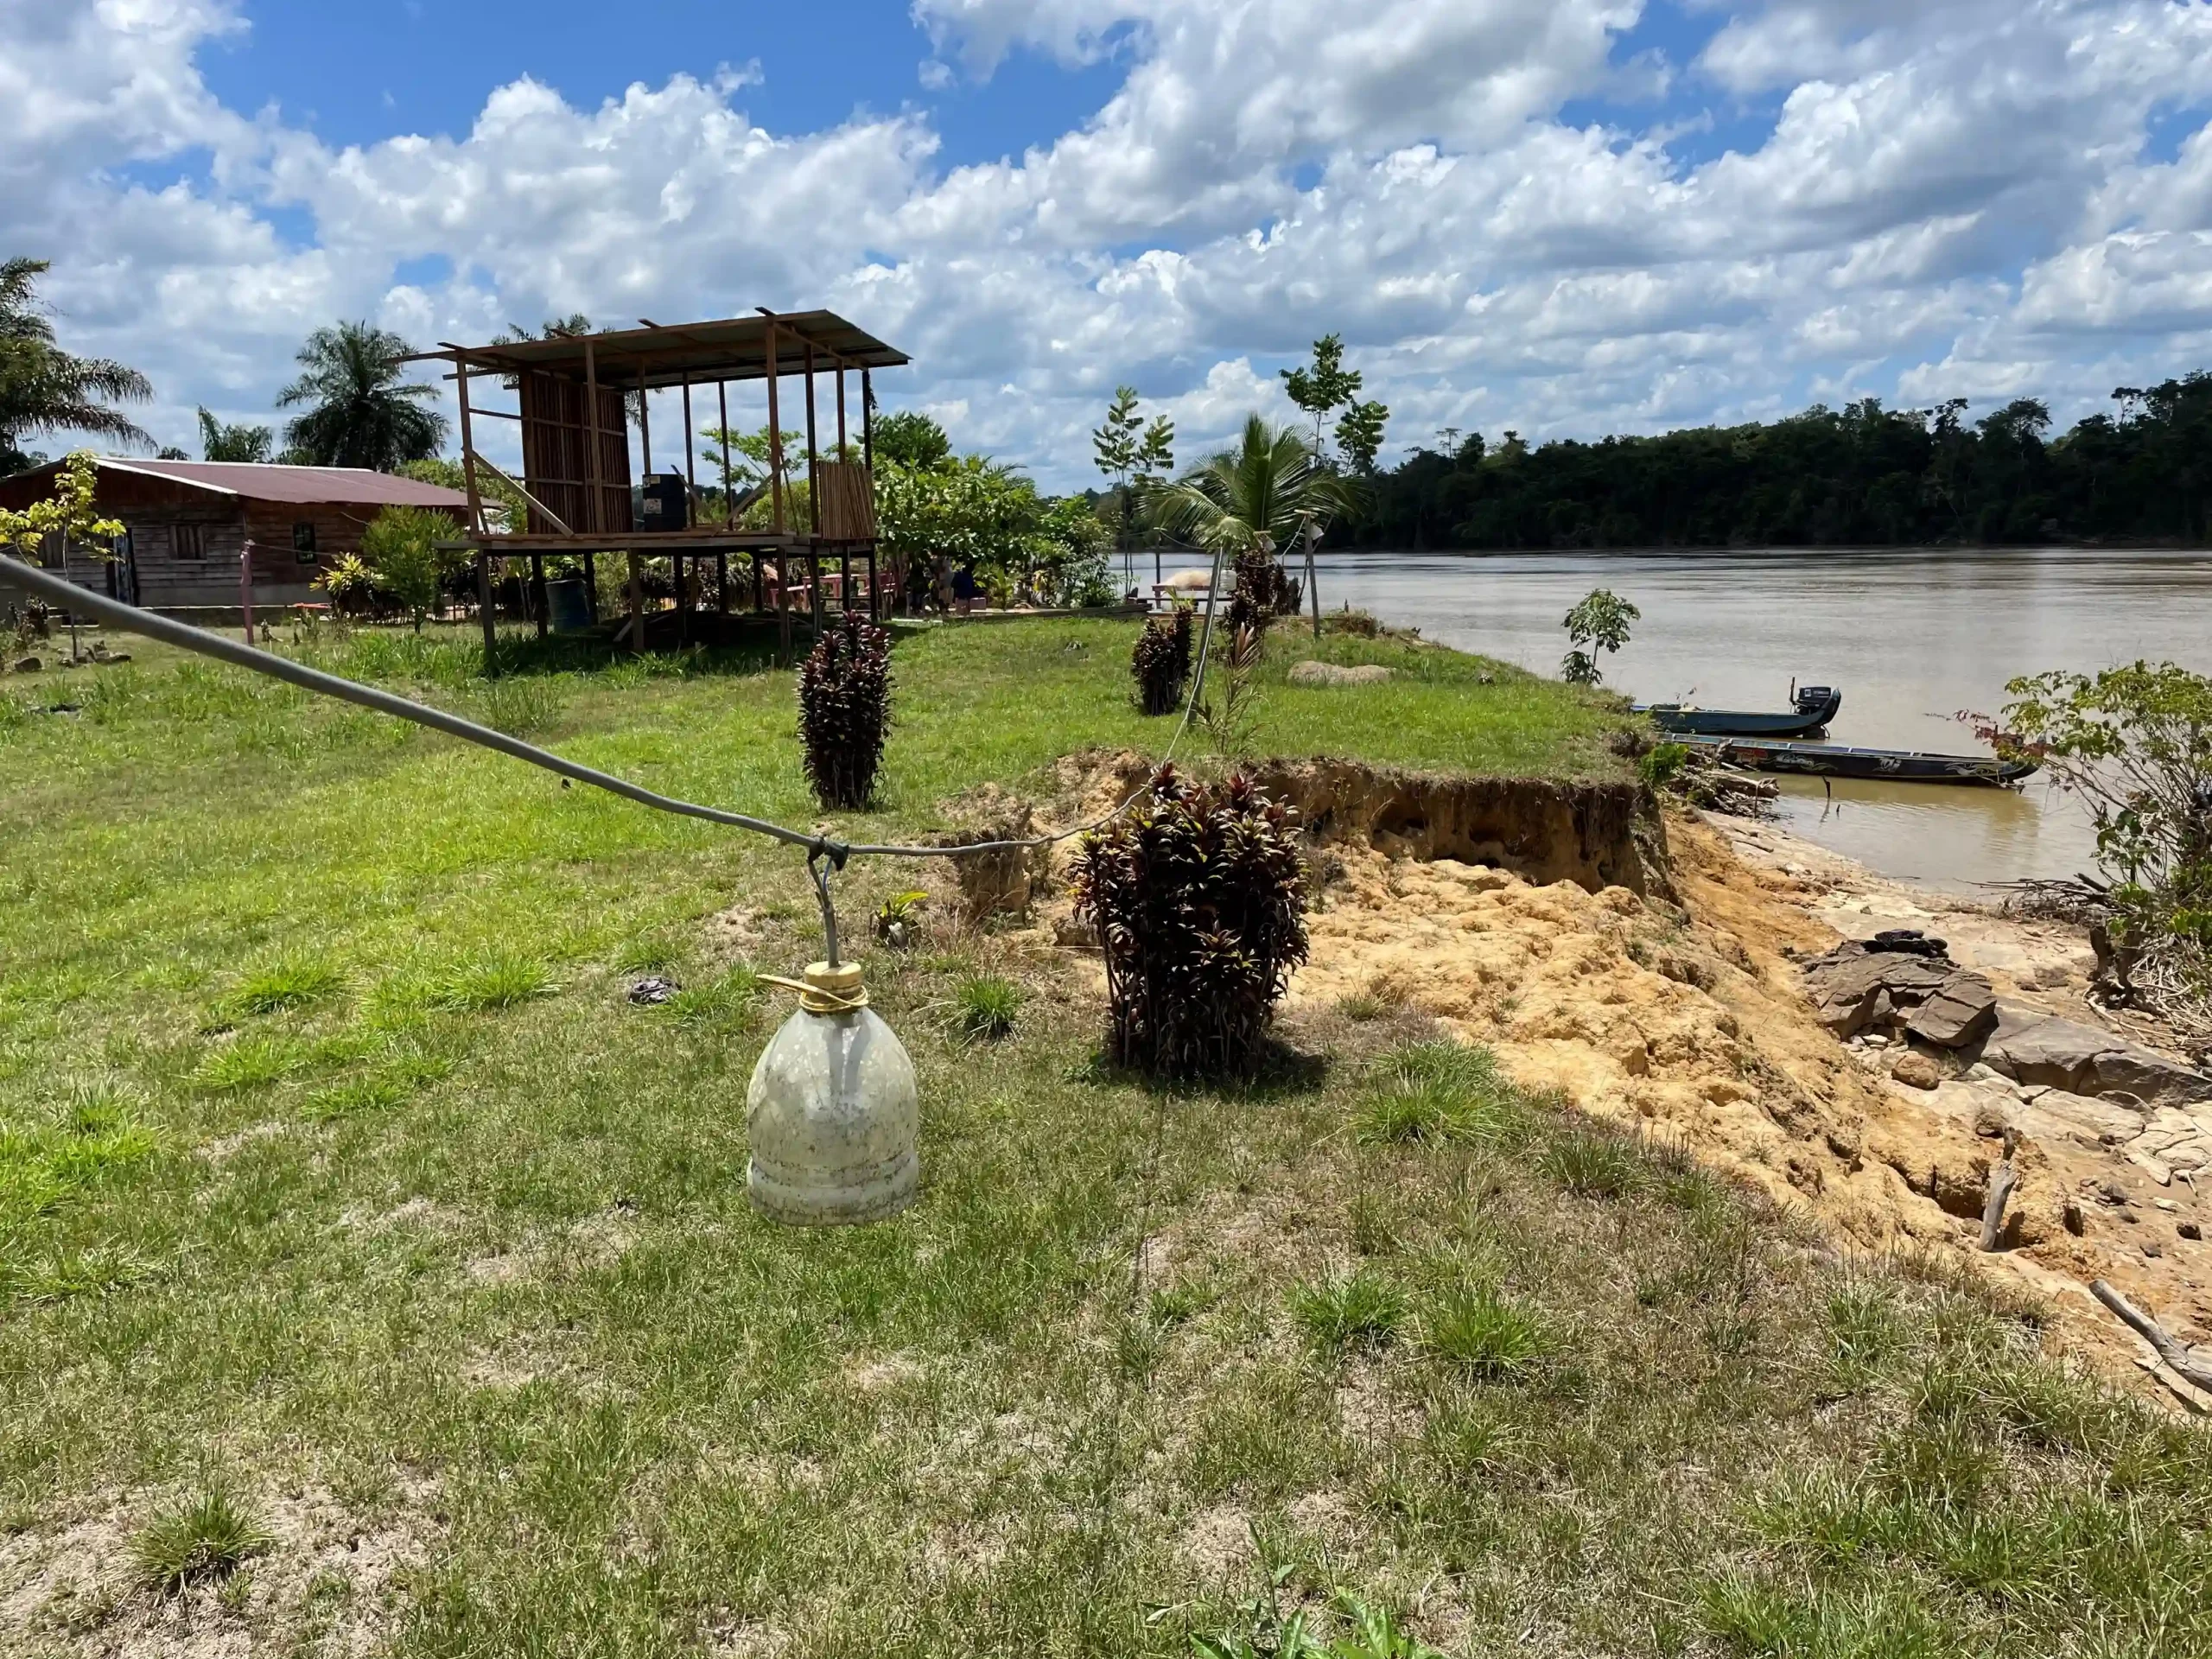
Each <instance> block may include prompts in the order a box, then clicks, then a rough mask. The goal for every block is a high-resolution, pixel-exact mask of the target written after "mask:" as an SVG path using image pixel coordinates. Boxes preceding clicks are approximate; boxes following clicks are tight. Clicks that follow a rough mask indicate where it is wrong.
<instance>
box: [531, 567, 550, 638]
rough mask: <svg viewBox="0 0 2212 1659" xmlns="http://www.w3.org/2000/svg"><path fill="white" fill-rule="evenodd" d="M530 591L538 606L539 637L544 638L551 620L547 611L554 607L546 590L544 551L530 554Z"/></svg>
mask: <svg viewBox="0 0 2212 1659" xmlns="http://www.w3.org/2000/svg"><path fill="white" fill-rule="evenodd" d="M530 591H531V596H532V599H533V601H534V602H535V603H536V604H537V637H538V638H539V639H543V638H544V637H545V635H546V633H547V632H548V627H549V624H550V621H551V619H550V617H548V616H547V615H546V612H548V611H549V610H550V609H552V606H551V605H550V603H549V602H548V600H547V595H546V592H545V556H544V555H543V553H533V554H531V556H530Z"/></svg>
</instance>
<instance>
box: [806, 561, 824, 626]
mask: <svg viewBox="0 0 2212 1659" xmlns="http://www.w3.org/2000/svg"><path fill="white" fill-rule="evenodd" d="M806 591H807V597H808V598H810V599H811V600H812V601H814V603H813V605H812V607H810V610H811V613H812V616H813V620H814V637H815V638H816V639H820V638H821V637H822V550H821V549H819V548H814V547H810V548H808V549H807V550H806Z"/></svg>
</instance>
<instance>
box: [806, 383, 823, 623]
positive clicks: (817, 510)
mask: <svg viewBox="0 0 2212 1659" xmlns="http://www.w3.org/2000/svg"><path fill="white" fill-rule="evenodd" d="M821 470H822V461H821V458H820V456H818V455H817V454H816V453H815V448H814V346H813V343H812V342H811V341H810V342H808V345H807V348H806V523H807V528H808V529H809V530H810V531H812V532H813V533H814V534H815V535H817V536H819V535H820V534H821V533H822V492H821V491H820V490H819V489H818V488H817V487H816V486H817V484H818V483H819V481H820V474H821ZM815 613H816V614H817V616H819V615H820V614H821V607H820V606H818V605H817V607H815Z"/></svg>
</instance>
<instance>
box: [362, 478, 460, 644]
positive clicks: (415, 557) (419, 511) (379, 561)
mask: <svg viewBox="0 0 2212 1659" xmlns="http://www.w3.org/2000/svg"><path fill="white" fill-rule="evenodd" d="M460 537H461V526H460V525H459V524H455V523H454V521H453V519H452V518H448V516H447V515H446V514H444V513H442V512H435V510H433V509H431V508H429V507H403V506H390V507H384V508H380V509H379V510H378V512H377V516H376V517H375V518H372V519H370V520H369V524H368V528H367V529H365V530H364V531H362V532H361V562H362V563H364V564H365V565H367V566H368V567H369V569H370V570H371V571H372V572H373V573H374V574H375V578H376V581H375V586H376V587H378V588H382V589H383V590H384V591H385V593H388V594H391V596H392V597H393V598H394V599H395V600H397V601H398V602H399V603H400V604H402V605H404V607H406V608H407V609H408V611H409V612H410V613H412V615H413V616H414V619H415V631H416V632H417V633H420V632H422V631H423V620H424V619H425V618H426V617H428V616H429V613H431V612H432V611H433V610H435V609H436V608H437V606H438V602H439V599H440V597H441V595H442V592H443V588H444V584H445V582H446V580H447V578H448V577H449V576H451V575H454V573H455V572H457V571H459V570H460V569H461V567H462V563H463V562H464V560H465V557H466V556H465V555H463V554H461V553H459V552H456V551H454V550H453V549H451V548H449V547H440V546H439V545H438V543H441V542H454V541H458V540H459V539H460Z"/></svg>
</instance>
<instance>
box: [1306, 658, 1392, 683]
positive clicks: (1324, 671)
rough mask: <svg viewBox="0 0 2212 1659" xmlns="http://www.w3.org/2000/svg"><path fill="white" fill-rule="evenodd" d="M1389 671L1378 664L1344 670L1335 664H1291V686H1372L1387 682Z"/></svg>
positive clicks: (1362, 664)
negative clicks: (1378, 681)
mask: <svg viewBox="0 0 2212 1659" xmlns="http://www.w3.org/2000/svg"><path fill="white" fill-rule="evenodd" d="M1389 677H1390V671H1389V669H1387V668H1385V667H1383V664H1380V663H1359V664H1355V665H1353V666H1351V667H1349V668H1346V667H1344V666H1342V665H1340V664H1336V663H1293V664H1291V665H1290V683H1292V684H1293V685H1372V684H1374V683H1376V681H1377V680H1387V679H1389Z"/></svg>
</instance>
